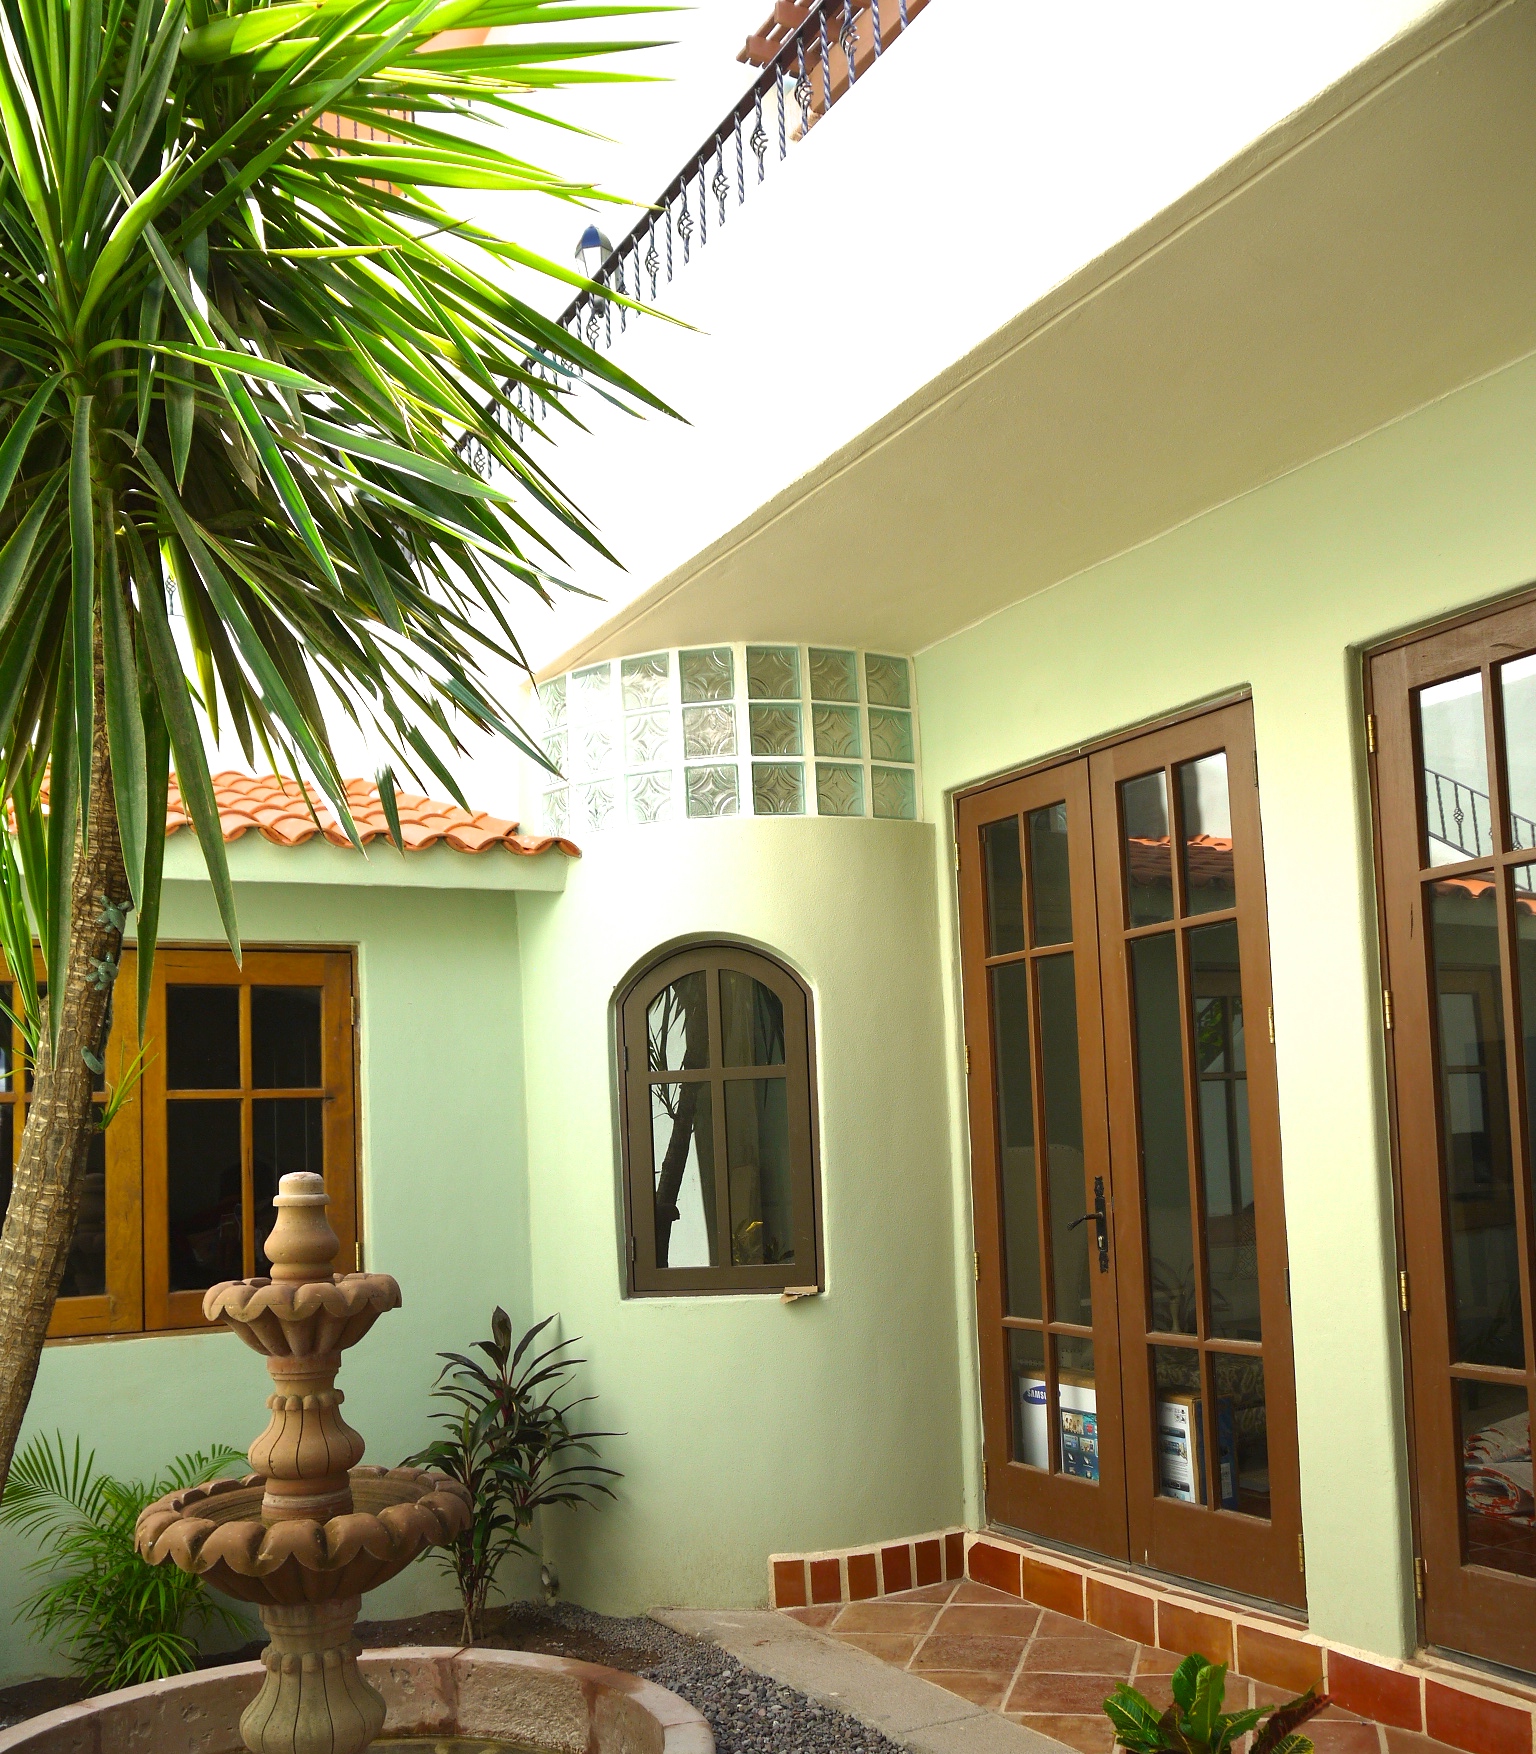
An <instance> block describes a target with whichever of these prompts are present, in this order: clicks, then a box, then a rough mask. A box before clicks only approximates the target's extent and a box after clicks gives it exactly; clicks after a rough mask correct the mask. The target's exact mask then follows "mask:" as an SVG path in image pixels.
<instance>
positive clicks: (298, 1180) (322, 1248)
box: [266, 1171, 341, 1285]
mask: <svg viewBox="0 0 1536 1754" xmlns="http://www.w3.org/2000/svg"><path fill="white" fill-rule="evenodd" d="M330 1203H331V1197H330V1195H329V1194H327V1193H326V1191H325V1178H324V1177H323V1176H318V1175H311V1174H309V1173H308V1172H307V1171H301V1172H300V1173H299V1174H297V1175H285V1176H284V1177H283V1178H282V1180H281V1181H280V1182H279V1183H278V1184H277V1194H276V1197H275V1198H274V1199H273V1201H272V1204H273V1205H274V1206H276V1208H277V1222H276V1223H275V1224H274V1225H273V1226H272V1232H271V1235H270V1236H268V1238H267V1242H266V1251H267V1259H268V1260H269V1261H270V1262H271V1263H272V1277H273V1279H274V1280H276V1281H277V1282H278V1283H279V1284H288V1285H306V1284H310V1283H312V1282H313V1281H316V1280H319V1281H321V1282H322V1283H323V1282H327V1281H329V1280H331V1279H334V1278H335V1276H336V1272H335V1269H336V1254H337V1251H338V1250H339V1249H340V1247H341V1238H340V1237H339V1236H337V1234H336V1232H335V1231H334V1230H332V1229H331V1224H330V1220H329V1219H328V1218H327V1217H326V1215H325V1209H326V1207H327V1206H329V1205H330Z"/></svg>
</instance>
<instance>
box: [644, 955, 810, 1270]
mask: <svg viewBox="0 0 1536 1754" xmlns="http://www.w3.org/2000/svg"><path fill="white" fill-rule="evenodd" d="M722 969H732V970H735V971H737V972H739V973H742V974H747V975H750V976H752V977H753V978H754V979H756V980H759V981H761V982H762V983H763V984H764V985H765V986H767V987H769V988H770V989H771V990H772V991H773V992H775V993H777V994H778V996H779V998H780V999H781V1000H782V1001H783V1002H784V1022H785V1032H784V1033H785V1040H784V1065H783V1067H782V1068H780V1067H777V1066H773V1067H767V1066H764V1067H737V1066H732V1067H730V1068H727V1067H726V1066H725V1065H724V1063H723V1058H722V1055H721V1051H720V1000H719V979H720V971H721V970H722ZM693 973H703V974H704V975H705V977H706V979H707V980H708V981H709V987H708V1010H709V1064H708V1065H707V1066H706V1067H702V1068H699V1069H697V1070H694V1071H691V1072H663V1073H653V1072H652V1071H651V1070H650V1040H649V1035H648V1031H647V1022H646V1013H647V1009H648V1007H649V1006H650V1004H651V1001H652V1000H653V999H654V998H655V997H656V996H657V995H658V994H659V993H660V992H661V991H662V990H663V989H664V988H665V987H667V986H669V985H670V984H671V983H672V982H673V981H675V980H677V979H679V978H680V977H681V976H683V975H686V974H693ZM615 1023H616V1029H617V1037H618V1040H617V1048H618V1064H619V1114H620V1121H619V1137H620V1143H621V1158H622V1164H623V1176H622V1180H623V1188H624V1235H625V1251H624V1259H625V1283H626V1291H627V1294H628V1295H629V1296H631V1297H674V1296H690V1297H701V1296H703V1297H707V1296H721V1295H739V1294H741V1293H743V1292H784V1291H788V1290H791V1289H794V1290H801V1289H804V1290H812V1289H814V1290H816V1291H820V1290H822V1289H823V1279H822V1233H821V1162H820V1148H819V1138H818V1128H817V1099H816V1037H815V1000H814V997H813V995H812V993H811V990H810V988H809V987H808V986H807V985H806V984H805V982H804V981H802V980H801V979H800V977H799V976H798V975H797V974H796V973H795V972H794V970H793V969H791V968H789V967H787V966H786V965H785V964H784V963H782V962H780V961H779V960H778V959H777V958H776V957H773V956H770V955H768V954H767V953H766V952H764V951H759V950H748V949H747V948H745V947H744V946H742V945H739V944H731V943H728V942H719V941H710V942H705V943H698V944H689V945H686V946H684V947H683V948H682V949H674V950H669V951H668V952H666V953H665V954H664V955H662V956H661V957H659V958H657V959H656V960H654V961H652V962H650V963H648V964H647V965H646V966H645V967H644V968H643V969H642V970H641V971H640V972H639V974H637V975H636V976H635V977H634V978H633V979H632V980H631V981H630V982H629V984H628V986H627V987H626V988H625V990H624V992H623V993H622V994H621V996H620V998H619V1002H618V1004H617V1005H616V1007H615ZM764 1076H767V1077H779V1076H783V1077H784V1078H786V1080H787V1082H788V1092H787V1095H788V1103H789V1119H790V1143H791V1153H792V1159H791V1164H790V1178H791V1181H790V1187H791V1200H792V1204H793V1210H794V1234H795V1259H794V1260H793V1261H792V1262H788V1263H785V1264H774V1265H763V1266H736V1265H723V1266H713V1267H658V1266H657V1265H656V1230H655V1217H656V1213H655V1184H654V1169H653V1166H652V1165H653V1142H652V1138H651V1123H650V1098H649V1091H650V1087H651V1085H653V1084H671V1083H677V1082H707V1083H709V1084H710V1085H711V1086H712V1087H713V1088H714V1089H715V1090H716V1091H717V1092H718V1093H719V1094H718V1095H716V1096H715V1097H714V1098H713V1099H712V1100H713V1103H714V1109H713V1112H715V1113H718V1114H719V1115H720V1116H721V1117H722V1126H721V1132H720V1136H719V1144H718V1147H717V1151H716V1187H717V1194H718V1195H723V1196H724V1197H720V1198H718V1203H717V1214H718V1220H719V1223H720V1226H721V1230H720V1235H719V1239H718V1240H719V1242H720V1244H721V1246H722V1248H724V1247H725V1246H726V1245H727V1244H728V1242H729V1230H730V1218H729V1197H728V1193H727V1192H726V1190H725V1189H724V1188H723V1187H722V1183H723V1182H724V1181H725V1178H726V1177H727V1175H728V1170H727V1167H726V1145H725V1136H724V1128H723V1117H724V1113H725V1108H724V1100H723V1097H724V1085H725V1082H726V1080H727V1078H730V1079H737V1078H752V1077H764Z"/></svg>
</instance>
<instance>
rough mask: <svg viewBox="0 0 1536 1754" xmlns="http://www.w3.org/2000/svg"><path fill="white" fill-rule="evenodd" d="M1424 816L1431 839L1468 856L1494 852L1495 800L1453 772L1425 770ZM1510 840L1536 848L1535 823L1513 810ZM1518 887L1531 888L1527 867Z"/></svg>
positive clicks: (1518, 877)
mask: <svg viewBox="0 0 1536 1754" xmlns="http://www.w3.org/2000/svg"><path fill="white" fill-rule="evenodd" d="M1424 817H1425V824H1424V825H1425V827H1426V828H1427V829H1428V831H1429V837H1430V839H1431V840H1437V841H1439V842H1440V844H1441V845H1442V846H1447V847H1453V848H1455V850H1456V851H1457V852H1459V853H1461V854H1462V855H1463V857H1465V858H1468V859H1481V858H1485V857H1486V856H1487V855H1488V854H1490V853H1491V852H1492V851H1493V800H1492V799H1491V798H1490V797H1489V796H1488V794H1487V793H1486V792H1480V791H1478V789H1477V787H1476V786H1469V785H1468V784H1467V783H1466V781H1465V780H1458V779H1453V778H1452V777H1451V776H1450V774H1445V773H1437V772H1436V771H1435V769H1434V768H1432V767H1426V768H1425V769H1424ZM1509 832H1510V841H1511V843H1512V844H1513V845H1514V846H1517V847H1536V822H1533V821H1532V820H1531V818H1530V817H1529V816H1522V815H1520V814H1519V812H1518V811H1514V810H1512V811H1511V812H1510V815H1509ZM1516 887H1518V888H1520V889H1530V888H1531V887H1532V877H1531V873H1530V871H1529V868H1528V867H1525V866H1521V867H1519V868H1518V869H1517V872H1516Z"/></svg>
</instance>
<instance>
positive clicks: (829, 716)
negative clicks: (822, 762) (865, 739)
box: [811, 706, 863, 755]
mask: <svg viewBox="0 0 1536 1754" xmlns="http://www.w3.org/2000/svg"><path fill="white" fill-rule="evenodd" d="M811 735H812V737H813V738H814V739H815V743H816V753H817V754H818V755H859V754H862V753H863V752H862V751H861V750H860V748H859V709H858V708H857V707H856V706H813V707H812V708H811Z"/></svg>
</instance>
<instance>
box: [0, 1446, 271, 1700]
mask: <svg viewBox="0 0 1536 1754" xmlns="http://www.w3.org/2000/svg"><path fill="white" fill-rule="evenodd" d="M237 1462H238V1463H242V1464H243V1463H244V1462H245V1457H244V1456H243V1455H242V1454H241V1453H240V1451H239V1450H236V1449H230V1448H229V1447H228V1446H227V1445H225V1444H215V1445H214V1447H213V1448H212V1449H211V1450H209V1451H208V1452H207V1453H206V1454H205V1453H204V1452H203V1451H201V1450H199V1451H197V1453H196V1454H194V1455H184V1456H178V1457H177V1458H176V1459H175V1461H173V1462H172V1463H171V1464H170V1465H169V1467H168V1468H167V1469H166V1470H165V1472H164V1474H162V1475H161V1476H160V1477H159V1478H158V1479H156V1480H149V1481H145V1480H119V1479H116V1478H115V1477H114V1476H113V1475H111V1474H99V1473H97V1471H96V1455H95V1452H94V1451H92V1452H91V1454H90V1455H88V1456H86V1457H85V1459H84V1460H83V1461H82V1460H81V1455H80V1440H79V1439H78V1438H77V1439H76V1440H75V1447H74V1453H73V1454H72V1455H71V1453H70V1452H69V1451H68V1450H67V1449H66V1448H65V1444H64V1437H63V1434H62V1433H61V1432H55V1433H54V1439H53V1442H52V1443H51V1444H50V1443H49V1442H48V1440H47V1439H46V1438H42V1437H35V1438H33V1439H32V1441H31V1442H30V1443H29V1444H28V1445H27V1446H26V1448H25V1449H23V1450H22V1451H21V1453H20V1454H19V1455H18V1456H17V1457H16V1459H15V1461H14V1462H13V1463H12V1464H11V1473H10V1478H9V1479H8V1480H7V1481H6V1485H5V1492H4V1495H3V1496H0V1526H5V1527H8V1528H13V1529H17V1530H19V1531H20V1532H21V1533H22V1534H24V1535H32V1536H35V1537H36V1538H37V1540H38V1541H39V1543H40V1545H41V1547H42V1553H41V1555H40V1556H39V1557H38V1558H36V1559H34V1560H32V1561H31V1563H30V1564H29V1565H28V1567H27V1569H28V1571H30V1572H32V1573H33V1574H35V1575H37V1576H39V1577H41V1578H42V1579H44V1582H43V1583H42V1584H41V1586H40V1587H39V1588H38V1589H37V1590H35V1591H34V1592H33V1594H32V1595H30V1596H28V1597H27V1599H26V1600H25V1601H24V1602H23V1603H22V1604H21V1606H20V1608H19V1609H18V1610H17V1613H16V1618H17V1619H18V1620H25V1621H28V1622H29V1623H30V1624H31V1626H32V1627H33V1629H34V1631H35V1632H36V1633H37V1635H38V1636H39V1637H40V1638H44V1639H54V1640H57V1641H58V1642H59V1643H60V1645H61V1646H62V1647H63V1651H64V1654H65V1656H66V1657H67V1658H68V1660H69V1663H70V1666H71V1668H72V1669H73V1670H74V1672H75V1673H76V1674H77V1675H79V1676H80V1678H81V1679H82V1680H83V1681H84V1682H85V1684H86V1686H87V1688H88V1689H89V1690H90V1691H91V1692H93V1693H103V1692H109V1691H111V1689H113V1688H115V1687H132V1686H135V1685H137V1684H138V1683H139V1682H141V1681H157V1680H159V1679H161V1678H162V1677H163V1676H165V1675H181V1674H185V1673H186V1672H187V1670H189V1669H192V1668H195V1667H196V1665H197V1639H196V1637H195V1635H194V1634H195V1630H200V1629H202V1628H204V1627H207V1626H211V1625H215V1624H218V1625H223V1626H227V1627H229V1628H230V1629H231V1630H232V1631H235V1632H246V1631H248V1628H247V1625H246V1622H245V1621H244V1620H242V1619H240V1617H239V1616H238V1615H236V1614H234V1613H232V1612H231V1611H230V1610H229V1609H228V1608H226V1607H225V1606H224V1605H223V1603H221V1602H219V1601H217V1600H216V1599H215V1598H214V1597H213V1596H212V1595H210V1593H209V1592H208V1590H207V1589H206V1588H205V1587H204V1585H203V1580H202V1579H201V1578H200V1577H192V1576H189V1575H188V1574H187V1573H186V1572H184V1571H179V1570H178V1569H177V1568H176V1567H175V1566H174V1565H146V1564H145V1562H144V1561H143V1560H142V1559H140V1558H139V1556H138V1554H137V1553H136V1552H135V1551H134V1546H133V1528H134V1524H135V1523H136V1522H137V1521H138V1517H139V1512H140V1511H141V1510H143V1508H144V1506H145V1505H146V1504H149V1503H150V1502H151V1501H152V1500H154V1499H156V1498H159V1497H161V1496H162V1495H163V1494H165V1493H167V1492H175V1491H176V1490H178V1489H179V1488H180V1487H183V1486H195V1485H196V1484H197V1483H198V1482H199V1481H202V1480H210V1479H212V1478H213V1477H214V1476H215V1475H216V1474H222V1473H225V1472H227V1471H228V1469H229V1468H230V1467H231V1466H232V1465H233V1464H235V1463H237Z"/></svg>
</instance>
